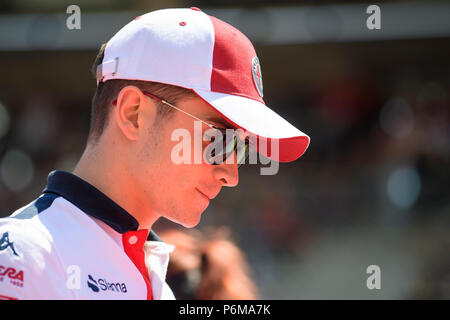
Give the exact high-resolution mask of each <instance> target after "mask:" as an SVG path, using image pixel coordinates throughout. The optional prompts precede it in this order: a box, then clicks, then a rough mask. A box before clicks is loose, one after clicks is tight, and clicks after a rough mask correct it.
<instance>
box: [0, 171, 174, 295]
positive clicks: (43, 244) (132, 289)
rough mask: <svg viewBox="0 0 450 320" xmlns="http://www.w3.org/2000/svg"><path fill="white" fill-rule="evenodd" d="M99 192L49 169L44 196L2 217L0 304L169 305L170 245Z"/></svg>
mask: <svg viewBox="0 0 450 320" xmlns="http://www.w3.org/2000/svg"><path fill="white" fill-rule="evenodd" d="M138 227H139V225H138V222H137V220H136V219H135V218H134V217H133V216H131V215H130V214H129V213H128V212H126V211H125V210H124V209H123V208H121V207H120V206H119V205H117V204H116V203H115V202H114V201H112V200H111V199H110V198H108V197H107V196H106V195H105V194H103V193H102V192H100V191H99V190H98V189H96V188H95V187H93V186H92V185H90V184H89V183H87V182H86V181H84V180H82V179H80V178H78V177H77V176H75V175H73V174H71V173H69V172H65V171H53V172H51V173H50V174H49V176H48V184H47V186H46V188H45V189H44V191H43V194H42V195H41V196H40V197H39V198H37V199H36V200H35V201H33V202H32V203H30V204H28V205H27V206H25V207H23V208H20V209H18V210H17V211H15V212H14V213H13V214H12V215H11V216H9V217H6V218H1V219H0V299H155V300H156V299H174V295H173V293H172V291H171V290H170V288H169V286H168V285H167V283H166V281H165V277H166V271H167V266H168V263H169V254H170V253H171V252H172V251H173V249H174V246H172V245H169V244H166V243H164V242H162V241H161V240H160V239H159V238H158V237H157V236H156V234H155V233H154V232H153V231H151V230H150V232H149V230H147V229H139V228H138Z"/></svg>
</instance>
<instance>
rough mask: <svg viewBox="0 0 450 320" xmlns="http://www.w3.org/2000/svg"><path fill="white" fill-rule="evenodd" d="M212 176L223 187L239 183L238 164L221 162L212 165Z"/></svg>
mask: <svg viewBox="0 0 450 320" xmlns="http://www.w3.org/2000/svg"><path fill="white" fill-rule="evenodd" d="M214 167H215V168H214V177H215V178H216V180H217V181H219V182H220V183H221V184H222V185H223V186H225V187H235V186H237V185H238V183H239V173H238V165H237V164H236V163H232V164H231V163H230V164H228V163H226V162H224V163H222V164H220V165H216V166H214Z"/></svg>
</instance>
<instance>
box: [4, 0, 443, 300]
mask: <svg viewBox="0 0 450 320" xmlns="http://www.w3.org/2000/svg"><path fill="white" fill-rule="evenodd" d="M72 4H76V5H78V6H79V7H80V9H81V29H74V30H69V29H68V28H67V26H66V20H67V18H68V17H69V14H67V13H66V9H67V7H68V6H69V5H72ZM370 4H377V5H378V6H379V7H380V9H381V29H379V30H377V29H375V30H369V29H368V28H367V26H366V20H367V19H368V17H369V15H370V14H368V13H366V9H367V7H368V6H369V5H370ZM190 6H196V7H199V8H201V9H202V10H203V11H204V12H206V13H207V14H210V15H214V16H216V17H218V18H220V19H222V20H224V21H226V22H228V23H230V24H232V25H234V26H236V27H237V28H239V29H240V30H242V31H243V32H244V33H245V34H246V35H247V36H248V37H249V38H250V39H251V40H252V41H253V43H254V44H255V47H256V51H257V53H258V56H259V60H260V61H261V67H262V74H263V81H264V99H265V101H266V103H267V104H268V105H269V106H271V107H272V108H273V109H274V110H275V111H276V112H278V113H279V114H280V115H282V116H283V117H285V118H286V119H288V120H289V121H290V122H291V123H293V124H294V125H296V126H297V127H298V128H300V129H301V130H302V131H303V132H305V133H307V134H308V135H309V136H310V137H311V144H310V146H309V149H308V150H307V151H306V153H305V154H304V155H303V156H302V157H301V158H300V159H299V160H297V161H295V162H293V163H288V164H281V165H280V169H279V172H278V174H276V175H272V176H262V175H260V174H259V170H260V168H259V167H258V166H256V165H251V166H244V167H243V168H242V169H241V171H240V183H239V185H238V186H237V187H236V188H232V189H224V190H223V191H222V193H221V196H220V197H218V198H217V199H215V201H214V202H212V203H211V204H210V206H209V208H208V209H207V211H206V212H205V214H204V215H203V217H202V221H201V223H200V224H199V226H198V227H197V230H198V232H206V231H204V230H207V229H208V228H221V227H222V226H227V227H228V231H227V232H228V233H227V237H228V239H230V241H232V242H233V243H234V244H235V245H236V246H237V247H239V248H240V250H241V251H242V254H243V257H244V259H245V260H246V261H247V263H248V269H249V270H248V273H247V274H248V276H249V277H251V279H252V280H253V282H254V285H255V287H256V288H257V291H258V297H260V298H263V299H432V298H433V299H449V298H450V254H449V252H450V233H449V226H450V214H449V213H450V192H449V191H450V183H449V181H450V167H449V160H450V148H449V146H450V112H449V107H450V96H449V95H450V59H449V57H450V41H449V40H450V2H447V1H446V2H432V1H383V2H377V3H372V2H366V1H293V0H291V1H289V0H279V1H275V0H240V1H237V0H214V1H181V0H179V1H176V0H170V1H149V0H148V1H143V0H135V1H120V0H97V1H88V0H77V1H65V0H39V1H37V0H2V1H1V2H0V11H1V13H0V71H1V77H0V216H1V217H3V216H7V215H10V214H11V213H12V212H13V211H14V210H16V209H17V208H19V207H22V206H23V205H25V204H27V203H29V202H31V201H32V200H33V199H34V198H36V197H37V196H38V195H39V194H40V192H41V191H42V189H43V188H44V186H45V184H46V178H47V175H48V173H49V172H50V171H52V170H55V169H60V170H68V171H71V170H73V168H74V166H75V164H76V162H77V160H78V158H79V157H80V156H81V153H82V151H83V149H84V147H85V142H86V138H87V134H88V129H89V118H90V101H91V98H92V96H93V93H94V90H95V80H94V79H93V78H92V76H91V74H90V67H91V65H92V63H93V61H94V58H95V56H96V52H97V51H98V49H99V47H100V45H101V44H102V43H104V42H106V41H107V40H108V39H109V38H110V37H111V36H112V35H113V34H115V33H116V32H117V31H118V30H119V29H120V28H121V27H122V26H123V25H125V24H126V23H127V22H129V21H131V20H132V19H133V18H134V17H136V16H138V15H140V14H143V13H145V12H148V11H152V10H156V9H161V8H166V7H190ZM170 229H180V230H182V229H181V228H179V227H178V226H176V225H174V224H173V223H171V222H169V221H166V220H161V221H158V222H157V224H156V225H155V230H156V231H157V232H158V231H159V232H163V234H164V232H167V230H170ZM190 232H192V230H191V231H190ZM186 241H187V240H186ZM167 242H169V241H167ZM182 243H183V240H182ZM214 250H215V249H213V252H214ZM225 250H228V249H225ZM230 250H231V249H230ZM216 252H217V251H216ZM197 258H198V256H197ZM184 261H187V260H184ZM230 261H231V260H230ZM230 263H231V262H230ZM244 264H245V263H244ZM192 265H193V267H192V268H194V267H195V266H194V265H196V263H193V264H192ZM370 265H377V266H379V267H380V270H381V289H379V290H377V289H374V290H369V289H368V288H367V286H366V280H367V278H368V277H369V276H370V274H367V273H366V270H367V267H368V266H370ZM197 267H198V261H197ZM186 268H190V267H186ZM247 280H248V279H247ZM247 280H245V281H247ZM239 281H240V280H239ZM239 281H238V282H239ZM242 281H244V280H242ZM242 281H241V282H239V283H244V282H242ZM249 286H250V284H249ZM255 290H256V289H255ZM255 290H253V291H252V292H253V293H254V292H255ZM253 293H252V294H253ZM249 297H251V296H249Z"/></svg>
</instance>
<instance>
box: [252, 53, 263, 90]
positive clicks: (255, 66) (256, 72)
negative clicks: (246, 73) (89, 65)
mask: <svg viewBox="0 0 450 320" xmlns="http://www.w3.org/2000/svg"><path fill="white" fill-rule="evenodd" d="M252 73H253V81H254V82H255V86H256V89H258V93H259V95H260V96H261V97H262V96H263V81H262V74H261V66H260V64H259V59H258V57H254V58H253V60H252Z"/></svg>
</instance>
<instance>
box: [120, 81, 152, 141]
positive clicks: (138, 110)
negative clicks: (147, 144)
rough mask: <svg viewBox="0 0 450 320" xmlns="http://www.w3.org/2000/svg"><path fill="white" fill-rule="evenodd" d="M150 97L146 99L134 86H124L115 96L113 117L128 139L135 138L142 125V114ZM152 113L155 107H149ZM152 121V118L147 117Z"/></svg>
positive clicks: (145, 111) (144, 112) (145, 110)
mask: <svg viewBox="0 0 450 320" xmlns="http://www.w3.org/2000/svg"><path fill="white" fill-rule="evenodd" d="M149 100H150V99H146V97H145V95H144V94H143V93H142V91H141V90H140V89H139V88H138V87H136V86H126V87H124V88H123V89H122V90H120V92H119V95H118V96H117V104H116V109H115V110H114V111H115V112H114V118H115V121H116V123H117V125H118V127H119V128H120V129H121V131H122V132H123V134H124V135H125V137H126V138H127V139H129V140H133V141H135V140H137V139H138V137H139V130H140V128H142V126H143V121H144V120H145V119H144V115H146V113H148V111H149V110H148V107H149V105H150V102H149ZM151 109H152V110H153V111H151V113H152V114H153V113H154V111H155V110H154V109H155V108H151ZM146 116H147V117H148V116H150V117H153V118H154V115H146ZM147 120H148V121H152V119H147Z"/></svg>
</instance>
